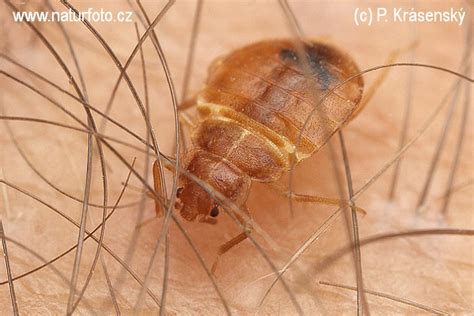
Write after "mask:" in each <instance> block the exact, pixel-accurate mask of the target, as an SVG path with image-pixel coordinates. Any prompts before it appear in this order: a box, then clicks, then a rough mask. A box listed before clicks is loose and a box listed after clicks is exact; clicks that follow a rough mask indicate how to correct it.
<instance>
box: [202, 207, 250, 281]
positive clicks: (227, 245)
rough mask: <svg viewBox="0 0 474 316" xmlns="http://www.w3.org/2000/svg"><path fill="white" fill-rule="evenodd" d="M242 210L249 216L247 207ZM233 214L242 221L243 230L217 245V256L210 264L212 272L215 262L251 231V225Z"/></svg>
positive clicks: (214, 269) (212, 271)
mask: <svg viewBox="0 0 474 316" xmlns="http://www.w3.org/2000/svg"><path fill="white" fill-rule="evenodd" d="M244 211H245V213H246V214H247V216H248V217H250V212H249V211H248V209H247V208H246V207H245V208H244ZM235 216H236V217H237V219H238V220H239V222H241V223H242V225H244V226H245V231H244V232H241V233H240V234H238V235H237V236H235V237H234V238H232V239H231V240H229V241H227V242H225V243H224V244H222V245H221V246H220V247H219V250H218V251H217V257H216V259H215V260H214V263H213V264H212V268H211V273H212V274H214V273H215V271H216V268H217V264H218V262H219V259H220V257H221V256H222V255H224V254H225V253H226V252H227V251H229V250H230V249H232V248H233V247H234V246H237V245H238V244H240V243H241V242H242V241H244V240H245V239H247V237H248V234H250V232H251V231H252V227H251V226H250V225H249V224H248V223H246V221H245V220H244V219H243V218H242V217H240V216H239V215H238V214H235Z"/></svg>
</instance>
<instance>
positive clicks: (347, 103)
mask: <svg viewBox="0 0 474 316" xmlns="http://www.w3.org/2000/svg"><path fill="white" fill-rule="evenodd" d="M296 52H297V47H295V44H294V43H293V42H291V41H286V40H280V41H268V42H260V43H257V44H253V45H250V46H247V47H244V48H242V49H240V50H236V51H234V52H233V53H232V54H230V55H228V56H227V57H225V58H223V59H221V60H218V61H217V62H215V63H214V64H213V65H212V66H211V68H210V69H209V76H208V80H207V82H206V85H205V87H204V88H203V89H202V91H201V92H200V94H199V95H198V99H197V103H198V110H199V112H200V113H201V115H202V117H203V120H202V121H201V124H200V127H199V128H198V129H197V130H196V131H195V133H194V137H193V139H194V143H195V144H196V145H197V146H198V147H200V148H203V149H204V150H207V151H209V152H211V153H214V154H216V155H219V156H221V157H223V158H225V159H226V160H227V161H230V162H232V163H233V164H235V165H236V166H237V167H239V168H240V169H241V170H242V171H243V172H245V173H247V174H248V175H249V176H250V177H252V178H253V179H254V180H260V181H273V180H275V179H277V178H278V177H279V176H280V175H281V173H282V172H284V171H287V170H288V168H289V166H290V165H291V162H292V161H295V162H297V161H300V160H302V159H304V158H306V157H308V156H310V155H311V154H312V153H313V152H314V151H316V150H317V149H319V148H320V147H321V146H323V145H324V144H325V143H326V142H327V140H328V139H329V138H330V137H331V135H332V134H333V133H334V132H336V131H337V130H338V129H339V128H340V127H341V126H342V125H343V124H344V123H345V122H346V121H347V120H348V119H349V117H350V116H351V114H352V113H353V112H354V111H355V109H356V108H357V104H358V103H359V101H360V99H361V96H362V88H363V82H362V79H361V78H360V77H359V78H357V79H356V80H354V81H353V82H350V83H349V84H347V85H345V86H343V87H342V88H341V89H338V90H337V92H336V93H335V94H332V95H330V96H329V97H328V98H327V99H326V100H325V102H324V103H323V104H321V105H319V106H318V108H317V109H318V110H317V111H316V112H315V113H314V115H312V116H311V117H310V119H309V120H308V123H307V125H306V127H305V128H303V127H304V124H305V121H306V120H307V118H308V117H309V115H310V114H311V113H312V111H313V109H314V108H315V106H316V105H317V104H318V103H317V101H318V100H319V99H320V98H321V97H322V96H323V95H325V94H326V92H327V91H328V89H330V88H332V87H334V86H335V85H336V84H338V83H339V82H340V81H342V80H344V79H345V78H347V77H349V76H350V75H352V74H355V73H357V72H358V69H357V67H356V65H355V64H354V63H353V62H352V61H351V59H350V58H348V56H346V55H343V53H341V52H340V51H339V50H337V49H335V48H333V47H331V46H328V45H324V44H321V43H316V42H315V43H310V44H305V45H304V52H305V54H306V55H307V58H308V62H307V63H306V64H304V63H303V62H300V58H299V57H298V54H297V53H296ZM303 64H304V66H307V67H306V68H304V67H303ZM308 67H309V68H310V69H309V71H308V69H307V68H308ZM304 69H306V73H305V71H304ZM308 74H309V75H308Z"/></svg>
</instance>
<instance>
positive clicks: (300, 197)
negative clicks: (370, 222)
mask: <svg viewBox="0 0 474 316" xmlns="http://www.w3.org/2000/svg"><path fill="white" fill-rule="evenodd" d="M269 185H270V187H271V188H273V189H275V190H276V191H277V192H278V193H280V194H282V195H284V196H285V197H290V198H291V199H292V200H294V201H296V202H308V203H316V204H325V205H338V206H349V201H347V200H341V199H335V198H328V197H322V196H317V195H306V194H299V193H294V192H287V191H285V190H283V189H282V188H281V187H280V186H279V185H277V184H274V183H270V184H269ZM355 210H356V211H358V212H359V213H361V214H362V215H366V214H367V212H366V211H365V210H364V209H363V208H360V207H357V206H355Z"/></svg>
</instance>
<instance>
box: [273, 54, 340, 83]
mask: <svg viewBox="0 0 474 316" xmlns="http://www.w3.org/2000/svg"><path fill="white" fill-rule="evenodd" d="M305 55H306V56H305V57H306V58H307V61H308V63H309V66H310V67H311V73H312V74H313V75H314V76H315V77H316V78H317V79H318V81H319V82H320V83H321V89H323V90H327V89H328V88H329V85H330V84H331V81H332V80H333V76H332V75H331V73H330V72H329V71H328V69H327V67H326V65H325V64H327V61H326V60H325V58H324V56H322V55H321V54H319V53H318V51H317V50H316V48H315V47H313V46H308V45H305ZM280 58H281V59H282V60H283V61H286V62H291V63H294V64H296V65H297V66H299V67H302V64H303V63H301V61H300V58H299V56H298V53H297V52H296V51H294V50H293V49H291V48H283V49H281V50H280Z"/></svg>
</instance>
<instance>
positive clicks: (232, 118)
mask: <svg viewBox="0 0 474 316" xmlns="http://www.w3.org/2000/svg"><path fill="white" fill-rule="evenodd" d="M198 109H199V111H200V112H201V114H203V115H204V119H203V121H201V123H200V125H199V127H198V128H197V129H196V130H195V131H194V134H193V142H194V144H195V145H196V146H197V147H199V148H201V149H203V150H205V151H208V152H210V153H212V154H214V155H217V156H220V157H222V158H223V160H226V161H229V162H231V163H232V164H234V165H235V166H236V167H238V168H239V169H240V170H242V171H243V172H244V173H245V174H247V175H248V176H249V177H251V178H252V179H253V180H257V181H264V182H269V181H275V180H276V179H278V178H279V177H280V176H281V174H282V173H283V172H284V171H286V170H287V168H288V166H289V159H290V154H289V153H288V151H291V150H292V149H291V144H289V143H285V142H284V141H282V139H281V137H279V136H278V135H276V134H275V135H268V134H269V132H270V133H272V131H271V130H269V129H268V128H266V127H264V126H257V124H256V123H255V122H253V121H251V120H250V119H249V118H247V117H245V115H242V114H241V113H237V112H235V111H233V110H232V109H231V108H229V107H226V106H222V105H216V104H199V103H198ZM272 138H273V140H272ZM285 146H287V147H288V146H289V147H290V148H285Z"/></svg>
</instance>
